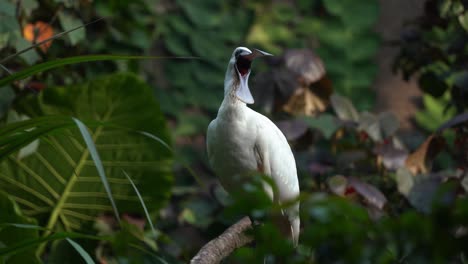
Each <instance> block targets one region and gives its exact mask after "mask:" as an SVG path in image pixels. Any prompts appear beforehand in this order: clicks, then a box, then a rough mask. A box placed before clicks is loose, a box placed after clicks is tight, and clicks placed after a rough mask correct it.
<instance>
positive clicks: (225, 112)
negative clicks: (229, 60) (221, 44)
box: [218, 64, 247, 119]
mask: <svg viewBox="0 0 468 264" xmlns="http://www.w3.org/2000/svg"><path fill="white" fill-rule="evenodd" d="M233 70H234V68H233V65H232V64H230V65H229V66H228V69H227V71H226V77H225V78H224V99H223V102H222V103H221V107H220V108H219V111H218V117H221V118H224V119H232V118H239V117H240V116H239V115H241V114H242V112H243V109H244V108H245V107H247V105H246V104H245V103H244V102H242V101H241V100H239V99H238V98H237V96H236V91H237V89H239V81H238V80H237V78H236V76H234V74H233V72H234V71H233Z"/></svg>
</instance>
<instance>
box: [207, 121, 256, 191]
mask: <svg viewBox="0 0 468 264" xmlns="http://www.w3.org/2000/svg"><path fill="white" fill-rule="evenodd" d="M216 121H217V124H216V129H215V130H214V131H212V133H213V135H211V137H212V139H213V141H212V142H211V143H210V144H211V145H212V146H210V149H211V153H210V155H209V159H210V164H211V166H212V168H213V170H214V171H215V173H216V174H217V175H218V177H219V179H220V181H221V184H222V185H223V187H224V188H225V189H226V190H227V191H228V192H230V191H231V190H230V189H231V188H232V187H234V186H237V181H238V180H239V177H242V176H243V175H245V174H246V173H248V172H251V171H255V170H257V165H258V162H257V157H256V155H255V151H254V144H255V137H256V135H255V132H256V131H255V130H254V129H253V128H249V127H248V124H247V122H245V121H243V120H229V121H228V120H223V119H222V118H221V119H220V118H218V119H217V120H216Z"/></svg>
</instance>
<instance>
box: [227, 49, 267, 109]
mask: <svg viewBox="0 0 468 264" xmlns="http://www.w3.org/2000/svg"><path fill="white" fill-rule="evenodd" d="M261 56H271V54H269V53H266V52H264V51H261V50H257V49H253V51H251V50H249V49H248V48H245V47H238V48H236V49H235V50H234V52H233V55H232V57H231V60H230V61H229V63H230V64H229V68H228V69H231V71H232V70H233V69H232V68H231V67H232V65H233V64H234V68H235V69H236V70H235V71H233V72H232V75H231V76H229V75H227V78H230V80H233V81H234V82H232V83H233V87H234V88H233V91H235V94H236V97H237V99H239V100H240V101H242V102H244V103H246V104H253V103H254V99H253V97H252V94H251V93H250V90H249V86H248V83H247V82H248V80H249V75H250V66H251V65H252V60H253V59H255V58H257V57H261ZM229 73H231V72H229Z"/></svg>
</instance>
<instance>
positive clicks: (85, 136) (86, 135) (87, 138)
mask: <svg viewBox="0 0 468 264" xmlns="http://www.w3.org/2000/svg"><path fill="white" fill-rule="evenodd" d="M73 121H74V122H75V123H76V125H77V126H78V129H79V130H80V133H81V136H83V139H84V142H85V143H86V147H87V148H88V151H89V154H90V155H91V158H92V159H93V162H94V165H96V169H97V171H98V174H99V177H100V178H101V182H102V184H103V185H104V189H105V190H106V193H107V197H108V198H109V201H110V203H111V205H112V209H113V211H114V213H115V218H116V219H117V220H118V222H120V215H119V210H118V209H117V206H116V205H115V201H114V198H113V197H112V191H111V188H110V186H109V182H108V181H107V177H106V173H105V171H104V166H102V161H101V158H100V157H99V153H98V152H97V150H96V145H95V144H94V140H93V138H92V137H91V135H90V133H89V131H88V128H87V127H86V126H85V125H84V124H83V122H81V121H80V120H78V119H76V118H73Z"/></svg>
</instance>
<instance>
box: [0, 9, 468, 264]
mask: <svg viewBox="0 0 468 264" xmlns="http://www.w3.org/2000/svg"><path fill="white" fill-rule="evenodd" d="M466 10H468V2H467V1H462V0H425V1H423V0H393V1H384V0H381V1H377V0H360V1H352V0H341V1H339V0H290V1H288V0H284V1H267V0H258V1H212V0H199V1H182V0H180V1H166V0H158V1H149V0H136V1H116V0H111V1H100V0H94V1H88V0H80V1H68V0H45V1H38V0H23V1H19V0H0V21H1V22H0V59H2V60H1V62H0V64H1V66H2V69H1V71H0V76H2V77H7V76H9V75H10V74H12V73H15V72H18V71H21V70H24V69H27V68H28V67H31V66H33V65H36V64H39V63H42V62H47V61H52V60H55V59H59V58H68V57H73V56H79V55H88V54H113V55H138V56H142V55H146V56H158V57H171V58H172V59H171V58H169V59H167V58H166V59H164V58H163V59H140V60H112V61H110V60H106V61H97V62H88V63H80V64H71V65H67V66H63V67H60V68H57V69H53V70H50V71H44V72H40V73H38V74H35V75H32V76H30V77H28V78H26V79H23V80H20V81H16V82H13V83H11V84H9V85H8V86H5V87H3V88H2V89H0V117H1V118H2V119H3V125H4V126H6V125H8V124H10V123H12V122H15V121H17V120H18V119H20V120H24V119H27V118H34V117H37V116H42V115H47V114H52V113H53V114H57V113H60V114H64V113H65V114H69V113H74V114H75V115H78V117H80V115H79V114H77V113H78V112H79V111H81V110H80V109H81V108H83V109H84V108H87V106H86V104H85V103H83V104H81V103H80V102H78V101H79V100H85V101H86V100H89V102H91V103H94V104H95V105H101V103H100V102H101V101H99V100H102V102H104V101H108V100H110V99H109V98H111V97H112V96H111V94H112V92H113V91H114V90H115V91H116V93H117V90H118V91H121V92H122V94H125V95H126V96H128V98H130V97H131V98H133V96H134V95H135V93H136V92H138V91H140V90H139V89H135V90H132V87H133V85H134V83H138V85H137V86H145V87H146V86H147V87H149V88H148V89H149V90H150V91H151V93H147V94H146V93H145V94H144V95H148V96H151V95H154V99H155V101H156V102H157V104H159V108H160V110H161V112H159V110H154V111H155V112H154V113H156V111H158V118H159V119H157V120H158V121H157V123H154V127H153V128H148V129H153V130H154V131H155V133H160V134H157V135H163V136H161V138H162V139H163V140H165V141H166V143H167V144H168V145H170V146H171V147H172V149H173V150H174V153H173V154H167V153H166V154H164V155H166V156H164V160H166V158H167V160H168V161H169V160H170V164H171V165H170V169H169V170H163V169H161V171H163V172H161V171H158V170H156V171H155V172H151V173H153V174H151V175H152V176H151V177H153V178H152V179H153V180H152V181H151V182H146V183H144V181H141V182H140V185H138V184H137V186H138V187H141V188H142V189H141V192H142V195H143V196H145V194H144V192H149V193H151V192H155V193H158V194H160V195H159V196H157V197H156V199H157V201H154V204H152V205H149V206H148V207H151V210H150V211H151V216H152V218H153V222H154V225H155V228H156V230H157V234H156V235H155V234H154V232H150V230H149V227H148V222H147V221H146V220H145V217H144V214H143V212H142V211H141V210H136V209H135V210H130V209H129V210H128V211H123V212H121V213H122V214H123V216H124V218H125V219H126V221H127V222H128V223H129V225H130V226H133V227H131V228H130V227H129V228H127V229H128V230H130V231H128V230H127V229H125V230H126V231H125V230H124V231H125V232H124V231H122V230H120V229H118V228H116V227H115V225H116V223H115V219H113V218H112V216H111V215H109V214H106V212H108V211H109V210H106V209H100V210H95V211H93V215H92V216H93V217H95V218H92V220H91V221H90V222H92V223H91V224H89V223H88V224H82V225H80V226H78V227H77V228H71V229H70V230H75V231H80V232H83V233H87V234H98V233H99V234H103V233H105V234H108V235H111V236H112V237H113V242H112V243H106V242H102V241H101V242H99V243H98V242H93V243H91V242H89V240H86V239H82V240H81V239H78V240H77V241H79V243H80V244H81V245H82V246H83V248H85V249H86V251H87V252H88V253H89V254H90V255H91V256H92V258H93V259H95V260H96V261H97V262H99V263H143V262H141V261H146V262H144V263H186V262H188V261H189V260H190V258H191V257H192V256H194V255H195V254H196V252H197V251H198V250H199V249H200V247H202V246H203V245H204V244H206V243H207V242H208V241H209V240H211V239H213V238H214V237H216V236H218V235H219V234H221V233H222V232H223V231H224V230H225V229H226V228H227V227H229V226H230V225H231V224H233V223H234V222H235V221H236V220H237V219H239V218H240V216H242V215H245V214H249V213H251V212H252V211H251V210H253V209H252V208H254V209H256V210H257V214H256V215H257V216H258V215H259V216H258V217H259V219H261V220H262V221H268V217H267V216H268V214H269V213H268V212H269V210H271V208H269V207H268V206H266V205H265V204H262V203H261V204H259V205H254V206H252V204H256V201H247V202H246V203H247V204H245V203H244V204H240V205H239V204H237V203H234V206H233V204H232V201H231V202H230V201H229V199H228V198H227V197H226V194H225V193H224V192H223V190H222V189H221V187H220V186H219V184H218V181H217V179H216V177H215V175H214V174H213V172H212V171H211V169H210V166H209V164H208V161H207V155H206V147H205V134H206V129H207V126H208V124H209V122H210V121H211V120H212V119H214V118H215V117H216V113H217V110H218V108H219V105H220V103H221V101H222V99H223V81H224V74H225V70H226V66H227V63H228V60H229V58H230V56H231V54H232V51H233V50H234V49H235V48H236V47H238V46H246V47H248V48H258V49H261V50H264V51H266V52H269V53H272V54H274V55H275V56H274V57H268V58H265V59H261V60H257V61H255V63H254V64H253V67H252V75H251V78H250V88H251V90H252V93H253V95H254V98H255V101H256V103H255V104H254V105H252V108H254V109H255V110H257V111H259V112H261V113H262V114H265V115H267V116H268V117H270V118H271V119H272V120H273V121H274V122H275V123H276V124H277V125H278V127H279V128H280V129H281V130H282V131H283V133H284V134H285V135H286V137H287V139H288V140H289V141H290V144H291V146H292V148H293V151H294V154H295V158H296V162H297V168H298V172H299V180H300V184H301V190H302V193H303V194H304V198H303V200H304V202H303V205H302V210H303V211H304V212H302V213H303V214H304V215H303V216H302V218H303V229H304V231H303V234H304V235H303V236H304V238H303V241H302V242H301V243H303V245H302V246H300V248H299V250H298V251H299V252H293V250H292V249H291V248H292V247H291V245H289V244H287V242H285V241H284V239H281V237H279V236H278V237H276V236H274V235H272V236H273V237H268V236H265V234H268V233H269V232H273V231H272V230H271V229H268V228H270V227H269V226H268V225H265V226H266V227H265V228H263V229H262V228H260V230H259V231H258V232H257V233H256V236H258V239H259V241H269V243H267V244H268V245H266V246H258V247H257V249H256V248H255V247H247V248H244V249H242V250H238V251H236V252H235V253H234V254H233V255H232V256H230V257H229V258H228V260H227V262H226V263H252V262H253V261H255V260H257V261H258V260H259V259H262V258H261V257H262V256H264V255H266V254H270V253H271V252H276V253H277V254H279V255H282V256H283V257H285V258H286V257H287V259H288V260H289V261H288V262H287V263H316V262H317V263H339V261H341V262H340V263H343V261H344V262H345V263H394V262H397V261H399V262H403V263H431V262H432V260H434V259H437V260H440V261H442V262H445V260H451V262H453V263H466V261H467V257H468V256H467V252H466V248H463V247H462V246H461V245H463V244H464V245H466V242H467V241H468V238H467V232H466V223H467V222H464V225H465V226H464V227H463V221H468V220H467V215H468V213H467V211H468V207H467V202H466V198H465V197H466V192H467V191H468V176H467V175H466V168H467V166H468V152H467V149H468V140H467V136H466V135H467V130H466V122H467V120H468V118H467V114H466V109H467V106H468V69H467V61H466V58H467V54H468V53H467V48H466V47H467V41H468V34H467V31H468V12H467V11H466ZM98 18H103V19H102V20H99V21H97V22H95V23H92V24H90V25H88V26H86V27H84V28H80V29H78V30H75V31H73V32H71V33H68V34H66V35H65V36H62V37H59V38H55V39H53V40H52V41H50V42H47V43H45V44H42V45H40V46H38V47H36V48H34V49H31V50H29V51H27V52H24V53H21V54H19V55H18V56H15V57H12V58H9V57H8V56H10V55H12V54H15V53H16V52H19V51H21V50H23V49H25V48H27V47H28V46H30V45H31V44H34V43H37V42H40V41H42V40H45V39H47V38H49V37H52V36H53V35H54V34H58V33H60V32H62V31H67V30H70V29H73V28H75V27H78V26H81V25H84V24H86V23H89V22H91V21H93V20H95V19H98ZM177 57H196V58H188V59H187V58H185V59H184V58H179V59H174V58H177ZM117 72H126V73H130V74H132V76H133V77H131V78H130V79H132V81H129V82H128V85H127V86H126V87H120V86H119V87H118V88H115V89H114V88H113V87H114V86H113V85H114V83H113V80H114V79H112V78H115V76H114V77H112V74H115V73H117ZM96 78H97V79H96ZM99 78H101V79H99ZM133 78H134V79H135V80H133ZM94 80H98V81H94ZM115 85H116V86H118V85H120V84H119V83H116V84H115ZM103 86H106V87H107V88H106V89H107V90H106V91H107V92H106V93H103V94H102V95H101V97H96V98H98V99H83V98H85V97H80V96H81V95H80V96H78V95H76V96H77V97H74V95H72V93H71V92H70V94H69V95H68V97H67V96H65V95H64V94H66V93H68V92H67V91H68V89H71V90H73V89H75V88H77V89H78V88H80V87H81V88H82V89H85V88H84V87H88V88H89V87H95V88H96V89H98V88H99V87H103ZM56 87H62V88H63V87H65V89H57V88H56ZM68 87H70V88H68ZM72 87H75V88H73V89H72ZM88 88H86V89H88ZM77 89H75V90H77ZM142 89H143V88H142ZM75 90H73V91H75ZM78 90H79V89H78ZM78 90H77V91H78ZM91 90H92V89H91V88H89V91H88V90H86V91H88V92H87V93H89V94H91V93H92V92H91ZM124 90H125V91H124ZM143 90H144V89H143ZM143 90H142V91H143ZM54 91H56V92H54ZM145 91H146V90H145ZM78 93H79V92H77V94H78ZM61 96H64V97H63V98H66V99H67V100H65V99H63V100H62V99H57V98H62V97H61ZM89 96H90V98H91V97H92V96H91V95H89ZM140 97H141V98H137V97H135V99H132V100H133V101H132V104H130V101H129V104H128V105H127V107H126V108H125V111H126V114H127V115H128V119H129V120H131V119H132V118H133V117H132V116H138V115H139V114H140V113H142V112H145V109H146V108H138V107H137V106H138V105H144V103H143V101H144V100H143V97H144V96H143V94H142V95H141V96H140ZM73 98H81V99H79V100H78V99H77V100H76V101H75V100H74V99H73ZM93 98H94V97H93ZM93 100H95V101H93ZM145 102H146V101H145ZM42 104H43V105H42ZM72 104H73V107H72ZM102 104H104V103H102ZM50 109H54V110H53V111H52V110H50ZM83 111H84V110H83ZM151 111H153V110H151ZM135 122H137V121H135ZM144 122H148V120H146V121H144ZM447 122H448V123H447ZM122 125H124V126H125V123H122ZM150 125H151V124H150V123H148V124H147V126H150ZM145 142H146V141H143V143H145ZM140 143H141V142H140ZM145 144H146V143H145ZM42 145H43V144H42V143H41V145H40V146H39V148H38V146H32V145H28V147H29V148H27V149H24V148H23V149H22V150H20V151H23V154H22V155H24V156H21V157H22V158H23V157H26V156H29V155H31V153H34V152H36V151H41V150H40V148H41V147H42ZM75 145H76V144H75ZM97 146H98V150H100V148H101V149H102V151H105V150H104V147H103V146H100V145H99V144H98V145H97ZM143 148H144V147H142V149H143ZM146 148H148V146H146ZM38 149H39V150H38ZM133 151H135V152H136V153H140V150H139V149H134V150H133ZM145 151H146V149H145ZM150 151H151V150H150ZM158 151H159V152H157V153H156V154H158V155H160V154H161V153H163V150H158ZM24 152H26V154H24ZM141 152H142V153H143V150H141ZM144 153H146V152H144ZM148 153H149V152H148ZM156 154H155V155H156ZM14 155H17V154H14ZM135 155H137V156H138V154H135ZM145 155H146V154H145ZM148 155H150V154H148ZM151 155H152V154H151ZM161 155H162V154H161ZM171 155H172V156H171ZM142 156H144V155H143V154H142ZM15 157H16V156H15ZM109 157H111V158H114V159H117V158H118V157H119V156H115V155H111V154H109ZM44 158H45V159H47V156H45V157H44ZM32 159H33V158H32V157H31V156H29V157H27V158H26V159H25V163H26V164H29V163H31V164H35V163H34V162H36V161H34V160H32ZM129 159H130V160H131V159H132V157H129ZM28 162H29V163H28ZM3 166H4V167H2V168H3V169H4V171H8V173H11V175H14V174H16V173H17V172H16V170H24V168H23V167H21V166H18V165H16V167H15V166H13V167H8V166H7V165H3ZM31 166H33V165H31ZM104 166H106V164H104ZM158 166H159V165H158ZM6 168H8V170H7V169H6ZM18 168H19V169H18ZM31 168H32V167H31ZM130 170H131V169H130ZM133 170H135V171H137V170H138V169H137V168H133ZM135 173H136V174H138V173H139V172H135ZM159 173H161V174H159ZM6 174H7V173H6ZM6 174H5V175H6ZM160 175H162V176H160ZM5 177H6V178H8V177H9V176H8V175H7V176H5ZM148 177H149V176H148ZM65 180H67V179H65ZM0 183H1V184H0V187H1V188H2V190H3V191H4V192H6V195H7V196H8V195H10V196H11V193H10V194H9V191H8V190H9V189H8V188H10V187H9V186H10V185H9V184H11V182H10V181H7V180H4V181H0ZM143 185H146V186H145V187H144V186H143ZM152 186H155V187H154V188H152ZM156 186H157V187H156ZM127 187H128V190H127V189H126V190H125V192H129V193H130V190H132V189H131V187H130V186H127ZM59 189H60V188H59ZM256 191H259V192H260V190H256ZM316 194H322V195H323V196H320V197H319V198H317V197H318V196H317V195H316ZM258 195H259V196H261V195H262V194H258ZM252 197H255V196H252ZM437 197H439V198H440V197H442V198H440V199H441V201H442V202H437V201H439V200H437V199H438V198H437ZM12 199H13V198H12ZM13 200H15V199H13ZM259 200H261V199H259ZM244 202H245V201H244ZM15 203H18V204H19V207H20V208H21V209H24V208H25V207H27V206H26V205H24V204H23V205H22V204H21V201H18V199H16V201H15ZM87 203H89V204H93V203H94V201H93V200H89V201H87ZM148 203H151V202H148ZM249 203H252V204H249ZM4 206H6V205H4ZM256 206H257V207H256ZM226 208H230V209H226ZM440 208H442V209H440ZM226 211H227V212H228V213H226ZM258 212H262V213H261V214H258ZM21 214H24V215H25V217H29V218H33V220H31V221H37V222H36V223H37V224H39V225H41V226H44V225H45V223H46V222H47V221H45V220H42V218H41V217H40V216H38V215H37V214H34V213H28V211H27V210H24V212H22V213H21ZM440 214H442V215H444V217H443V220H441V218H440ZM343 219H348V220H349V222H348V220H343ZM382 219H383V220H382ZM3 221H4V222H5V221H6V220H3ZM8 221H12V220H8ZM28 221H29V220H28ZM373 221H376V222H373ZM88 222H89V221H88ZM370 222H372V223H374V224H372V225H375V228H369V223H370ZM133 228H134V229H133ZM460 228H461V229H460ZM463 228H464V229H463ZM63 229H64V230H66V231H70V230H68V229H67V228H66V227H65V228H63ZM60 230H62V229H60ZM103 230H106V231H105V232H104V231H103ZM132 230H133V231H132ZM317 230H320V231H317ZM459 230H461V231H459ZM1 232H2V231H1V229H0V235H1V234H2V233H1ZM135 232H136V233H137V235H135V234H136V233H135ZM138 232H139V233H138ZM273 233H274V232H273ZM275 234H276V233H275ZM421 234H425V235H424V236H421ZM4 235H5V233H4ZM5 236H6V235H5ZM0 238H1V236H0ZM7 240H8V239H6V240H5V241H7ZM276 240H278V241H279V242H278V243H276V242H272V241H276ZM0 241H2V239H0ZM128 241H134V243H137V244H138V243H140V244H141V247H142V248H144V249H145V250H144V251H138V250H136V251H135V250H134V249H129V248H128V247H127V242H128ZM135 241H136V242H135ZM376 241H377V242H376ZM437 241H439V242H437ZM259 243H260V244H261V242H259ZM284 243H286V244H284ZM405 243H406V244H405ZM440 243H445V244H446V245H447V246H446V247H438V245H440ZM5 244H7V245H8V243H5ZM278 248H288V249H290V250H283V251H281V250H279V249H278ZM381 248H386V250H382V249H381ZM40 252H41V254H39V255H40V256H41V259H42V261H45V262H47V263H75V262H76V263H82V262H80V261H82V260H81V259H80V257H79V255H78V253H77V252H76V251H75V250H73V248H72V247H71V246H70V245H69V244H66V243H63V242H60V241H55V242H53V243H50V244H48V245H47V249H45V250H44V249H42V250H41V251H40ZM60 252H67V253H66V254H60ZM278 252H280V253H278ZM337 252H338V253H337ZM68 254H70V255H68ZM73 254H74V255H76V258H72V257H69V256H72V255H73ZM67 255H68V257H65V256H67ZM291 256H292V257H291ZM369 260H374V261H369ZM10 261H11V263H14V261H15V259H14V258H10ZM34 261H38V259H35V260H34ZM7 263H8V262H7ZM18 263H20V262H18ZM446 263H448V262H446Z"/></svg>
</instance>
